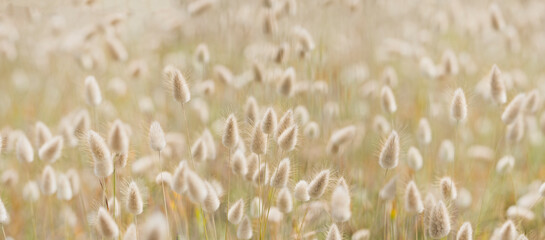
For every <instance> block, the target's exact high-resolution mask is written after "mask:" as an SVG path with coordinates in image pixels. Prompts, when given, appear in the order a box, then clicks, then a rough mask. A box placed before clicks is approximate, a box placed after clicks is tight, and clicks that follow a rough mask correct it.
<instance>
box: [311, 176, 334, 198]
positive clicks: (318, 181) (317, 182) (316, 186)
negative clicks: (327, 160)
mask: <svg viewBox="0 0 545 240" xmlns="http://www.w3.org/2000/svg"><path fill="white" fill-rule="evenodd" d="M328 183H329V170H322V171H321V172H320V173H318V174H317V175H316V176H315V177H314V179H312V181H311V182H310V184H309V185H308V194H309V196H310V197H311V198H315V199H317V198H320V197H321V196H322V195H323V194H324V192H325V189H326V188H327V185H328Z"/></svg>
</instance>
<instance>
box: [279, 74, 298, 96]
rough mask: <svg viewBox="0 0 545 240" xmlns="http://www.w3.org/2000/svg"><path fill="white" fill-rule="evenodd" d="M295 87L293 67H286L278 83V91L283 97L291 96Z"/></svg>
mask: <svg viewBox="0 0 545 240" xmlns="http://www.w3.org/2000/svg"><path fill="white" fill-rule="evenodd" d="M294 87H295V69H293V68H292V67H290V68H288V69H286V71H285V72H284V74H283V75H282V78H281V80H280V83H279V84H278V93H280V94H282V95H283V96H285V97H291V95H292V94H293V89H294Z"/></svg>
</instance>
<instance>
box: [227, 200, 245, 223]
mask: <svg viewBox="0 0 545 240" xmlns="http://www.w3.org/2000/svg"><path fill="white" fill-rule="evenodd" d="M243 216H244V200H243V199H239V200H238V201H237V202H235V204H233V206H231V208H230V209H229V212H228V213H227V220H229V222H230V223H232V224H235V225H237V224H239V223H240V221H241V220H242V217H243Z"/></svg>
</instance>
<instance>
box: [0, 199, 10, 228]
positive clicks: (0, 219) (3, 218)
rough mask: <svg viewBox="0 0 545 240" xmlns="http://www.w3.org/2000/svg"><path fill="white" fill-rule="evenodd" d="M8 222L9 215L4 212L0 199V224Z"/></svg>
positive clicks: (4, 208)
mask: <svg viewBox="0 0 545 240" xmlns="http://www.w3.org/2000/svg"><path fill="white" fill-rule="evenodd" d="M9 220H10V219H9V214H8V211H7V210H6V206H5V205H4V202H3V201H2V199H0V224H8V223H9Z"/></svg>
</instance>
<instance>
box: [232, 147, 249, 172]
mask: <svg viewBox="0 0 545 240" xmlns="http://www.w3.org/2000/svg"><path fill="white" fill-rule="evenodd" d="M231 170H232V171H233V173H235V174H237V175H240V176H245V175H246V174H247V173H248V165H247V162H246V157H245V156H244V153H243V152H242V151H241V150H237V151H236V152H235V154H234V155H233V159H232V161H231Z"/></svg>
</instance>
